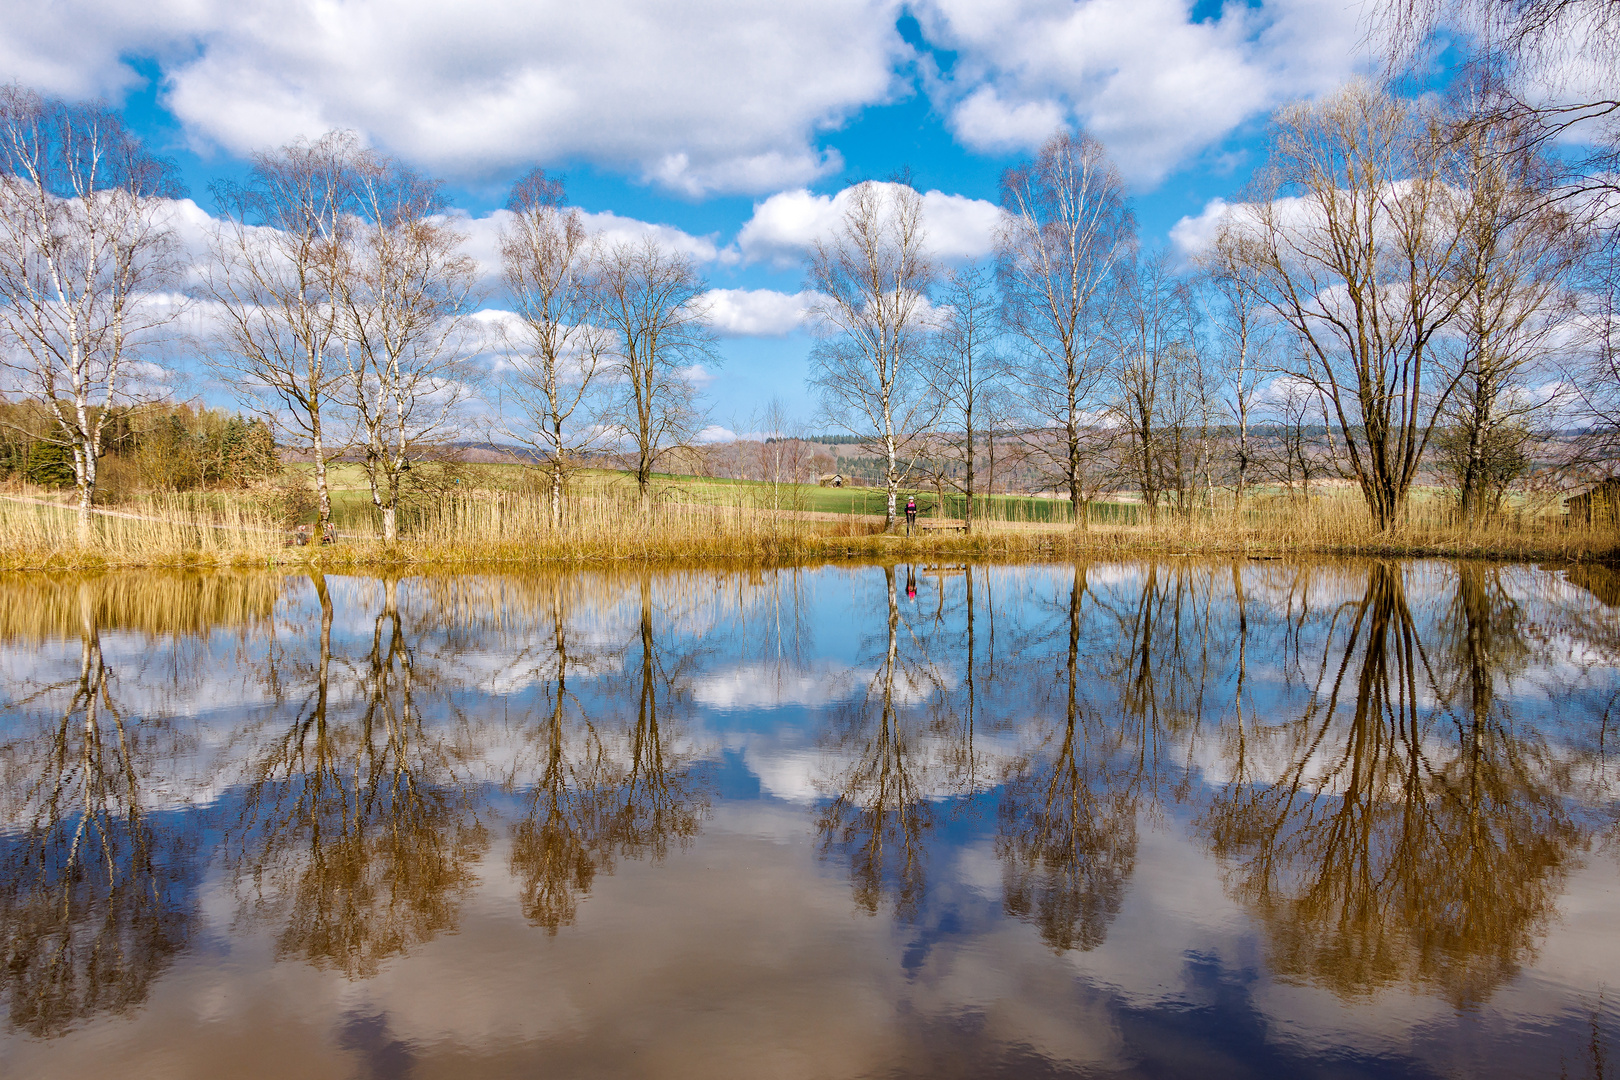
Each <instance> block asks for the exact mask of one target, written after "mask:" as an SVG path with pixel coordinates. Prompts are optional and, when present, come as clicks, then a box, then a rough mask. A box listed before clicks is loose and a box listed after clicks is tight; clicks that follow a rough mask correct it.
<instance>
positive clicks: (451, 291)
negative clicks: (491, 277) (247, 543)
mask: <svg viewBox="0 0 1620 1080" xmlns="http://www.w3.org/2000/svg"><path fill="white" fill-rule="evenodd" d="M354 202H355V210H356V216H355V220H354V221H353V222H352V223H351V224H350V225H349V227H348V228H347V229H346V230H345V232H346V234H347V243H346V244H345V245H344V249H343V253H342V254H343V261H342V264H341V267H340V272H339V273H338V274H337V276H336V278H335V279H334V280H335V282H336V285H337V299H338V301H339V305H340V308H341V316H342V319H341V325H340V327H339V332H338V335H337V336H338V339H339V340H340V342H341V347H342V351H343V358H344V369H345V370H344V374H345V376H346V377H345V379H344V385H343V387H342V389H341V391H340V392H339V393H338V395H337V396H338V398H339V400H341V401H342V403H343V404H344V405H345V406H347V407H348V409H349V410H351V411H350V417H351V418H352V422H353V424H354V430H353V432H352V435H353V441H354V442H356V443H358V444H359V446H360V448H361V450H362V451H363V454H364V456H363V457H362V458H361V463H362V465H363V466H364V468H365V472H366V480H367V483H368V485H369V486H370V488H371V502H372V505H373V506H374V507H375V508H376V510H377V512H378V514H379V516H380V517H381V518H382V526H383V540H384V541H385V542H387V543H393V542H395V541H396V540H398V539H399V499H400V485H401V481H402V480H403V478H404V476H405V473H406V471H407V470H409V469H410V467H411V465H410V462H411V458H412V456H415V455H419V454H420V452H421V449H422V448H423V447H425V446H428V445H433V444H435V443H437V442H439V441H442V440H443V438H444V437H445V436H446V435H448V434H449V433H450V432H451V430H452V427H453V424H454V421H455V417H456V409H457V406H458V405H460V404H461V402H462V401H463V400H465V398H466V396H467V390H468V386H469V384H470V381H471V379H472V376H473V371H472V369H471V366H470V364H469V363H468V349H469V345H470V343H471V342H470V338H469V335H468V327H467V325H466V316H467V314H468V312H469V310H470V308H471V305H472V302H473V283H474V281H475V280H476V278H477V272H478V270H477V264H476V263H475V262H474V260H473V259H472V258H470V257H469V256H467V255H464V254H462V253H461V245H462V242H463V241H464V240H465V239H466V238H465V236H464V235H463V234H462V233H459V232H457V231H456V230H455V229H454V228H452V227H451V225H450V224H449V223H448V220H447V219H446V216H445V209H446V207H445V202H444V198H443V196H442V195H441V194H440V190H439V184H438V182H437V181H434V180H429V179H426V178H424V177H421V176H418V175H417V174H415V173H414V172H412V171H411V170H409V169H407V168H405V167H404V166H403V165H401V164H400V163H398V162H396V161H392V160H389V159H386V158H382V157H380V156H377V155H372V154H365V155H361V156H360V157H359V159H358V160H357V161H356V168H355V170H354Z"/></svg>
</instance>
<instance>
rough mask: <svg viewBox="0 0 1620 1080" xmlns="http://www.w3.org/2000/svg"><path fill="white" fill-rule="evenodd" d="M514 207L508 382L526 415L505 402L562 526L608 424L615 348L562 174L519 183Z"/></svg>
mask: <svg viewBox="0 0 1620 1080" xmlns="http://www.w3.org/2000/svg"><path fill="white" fill-rule="evenodd" d="M506 208H507V209H508V210H509V211H511V213H512V217H511V220H510V223H509V224H508V225H507V227H506V228H505V229H503V230H502V232H501V267H502V274H503V278H504V281H505V284H506V290H507V294H508V295H509V296H510V297H511V299H512V304H513V308H514V311H515V313H516V315H517V323H516V325H515V327H514V328H513V330H512V331H511V333H510V334H509V344H510V345H512V346H514V347H515V348H514V350H513V351H514V353H515V356H514V358H513V360H514V363H513V368H512V371H511V375H510V378H509V379H508V380H507V382H506V385H505V387H504V388H503V389H504V392H505V393H507V394H509V395H510V396H511V397H512V399H513V400H514V402H515V404H516V406H517V410H518V412H519V413H520V414H521V416H520V417H518V418H514V417H507V416H505V415H504V414H505V410H504V409H503V410H502V413H503V419H502V423H503V424H504V425H505V431H506V433H507V434H508V435H510V436H511V437H512V438H514V439H516V440H517V441H519V442H521V443H523V444H524V445H525V446H527V447H528V448H529V449H531V450H533V451H534V452H536V453H537V454H538V455H539V457H540V460H541V462H542V463H543V466H544V468H545V470H546V476H547V480H548V482H549V484H550V489H551V517H552V521H553V522H555V523H556V524H557V525H561V524H562V522H563V495H564V492H565V490H566V488H567V483H568V477H569V474H570V473H571V472H572V471H573V469H574V467H575V462H576V461H578V460H579V458H580V456H581V455H583V454H585V453H588V452H589V451H590V450H592V449H594V448H596V447H599V446H600V445H602V439H603V438H604V433H605V428H604V425H602V424H599V423H598V422H597V420H598V417H597V415H596V413H597V412H598V408H597V406H598V404H599V403H598V401H597V398H598V396H599V394H600V391H601V390H602V381H601V380H600V379H599V378H598V376H599V375H600V374H601V372H602V368H603V350H604V349H605V348H606V347H607V337H606V335H605V334H604V333H603V331H602V329H601V328H600V327H599V326H598V325H597V320H598V318H599V316H600V311H601V299H602V298H601V293H600V291H599V289H598V277H597V266H596V263H597V251H596V249H595V246H594V245H593V244H592V242H591V240H590V238H589V237H588V236H587V235H586V233H585V224H584V222H583V221H582V220H581V217H580V213H579V211H578V210H577V209H571V208H569V207H568V206H567V204H566V201H565V197H564V194H563V186H562V182H561V181H560V180H556V179H553V178H551V177H548V176H546V174H545V172H544V171H542V170H540V169H535V170H534V171H533V172H531V173H529V174H528V175H527V176H525V177H523V179H521V180H519V181H518V182H517V184H516V185H515V186H514V187H513V188H512V195H511V198H510V199H508V200H507V204H506Z"/></svg>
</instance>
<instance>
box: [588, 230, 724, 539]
mask: <svg viewBox="0 0 1620 1080" xmlns="http://www.w3.org/2000/svg"><path fill="white" fill-rule="evenodd" d="M601 275H602V276H601V289H602V316H601V317H602V326H603V327H604V328H605V329H606V330H607V331H608V332H609V333H610V334H611V335H612V342H611V344H610V345H609V346H608V348H609V349H610V350H611V352H610V353H609V354H608V355H609V363H610V364H611V365H612V370H613V376H614V380H615V381H614V389H615V398H616V400H615V404H614V406H613V415H614V417H615V428H616V431H617V433H618V435H619V437H620V439H621V440H623V441H624V442H625V443H627V444H628V445H629V447H630V448H631V452H632V453H633V454H634V456H635V462H636V492H637V495H638V496H639V497H640V500H641V505H642V508H643V509H646V508H648V507H649V506H650V502H649V499H650V486H651V482H652V473H653V468H654V466H655V465H656V464H657V463H658V460H659V459H660V458H661V457H663V456H664V455H665V454H667V453H669V452H670V451H671V450H673V449H675V448H677V447H679V446H683V445H685V444H686V443H687V442H689V441H690V440H691V438H692V436H693V435H694V434H696V433H697V430H698V425H699V424H700V423H701V421H702V412H701V410H700V409H699V408H698V404H697V386H696V385H695V383H694V382H693V369H694V368H696V367H697V366H698V365H700V364H701V363H703V362H704V361H708V362H710V363H713V362H714V361H715V359H716V357H715V352H714V332H713V331H712V330H711V329H710V327H709V309H708V307H707V305H706V304H705V302H704V300H703V296H704V293H705V291H706V290H707V288H708V286H707V284H706V283H705V282H704V280H703V278H702V276H701V275H700V274H699V273H698V271H697V267H696V266H695V265H694V264H693V262H692V260H691V259H690V258H688V257H687V256H685V255H682V254H679V253H677V252H673V251H667V250H665V249H664V248H663V247H662V246H661V245H660V244H659V243H658V241H657V240H655V239H654V238H653V237H651V236H648V237H645V238H644V239H642V240H641V241H640V242H637V243H624V244H619V245H616V246H615V247H614V248H612V249H611V250H610V251H608V253H607V254H606V255H605V256H604V257H603V260H602V271H601Z"/></svg>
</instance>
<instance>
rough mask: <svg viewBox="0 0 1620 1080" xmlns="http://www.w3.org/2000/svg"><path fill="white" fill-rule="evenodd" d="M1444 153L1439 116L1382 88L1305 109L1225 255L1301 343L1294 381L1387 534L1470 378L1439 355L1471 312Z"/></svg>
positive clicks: (1460, 211) (1292, 114)
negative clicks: (1462, 283) (1454, 395)
mask: <svg viewBox="0 0 1620 1080" xmlns="http://www.w3.org/2000/svg"><path fill="white" fill-rule="evenodd" d="M1437 149H1438V147H1437V145H1436V142H1435V140H1434V138H1433V133H1432V129H1431V127H1430V125H1429V124H1428V123H1427V122H1426V118H1425V117H1423V116H1422V115H1421V114H1419V113H1418V112H1417V111H1416V110H1415V108H1414V107H1413V106H1411V105H1410V104H1408V103H1406V102H1402V101H1398V100H1396V99H1395V98H1393V97H1391V96H1390V95H1388V94H1387V93H1385V92H1384V91H1382V90H1378V89H1374V88H1372V87H1369V86H1364V85H1358V86H1352V87H1351V88H1349V89H1347V90H1345V91H1343V92H1341V93H1340V94H1339V95H1338V96H1336V97H1334V98H1332V99H1329V100H1328V101H1326V102H1323V103H1321V104H1314V105H1295V106H1291V107H1289V108H1287V109H1285V110H1283V112H1282V113H1281V114H1280V115H1279V117H1278V120H1277V124H1276V132H1275V136H1274V144H1273V158H1272V163H1271V165H1270V167H1269V168H1268V170H1267V172H1266V173H1265V174H1264V175H1263V177H1262V180H1261V181H1260V183H1259V185H1258V189H1257V190H1256V192H1255V198H1254V199H1253V200H1252V202H1251V203H1250V204H1249V205H1248V206H1247V207H1246V209H1245V213H1244V214H1243V215H1242V216H1240V217H1239V218H1237V219H1234V220H1232V221H1230V222H1228V224H1227V227H1226V228H1225V229H1224V231H1223V234H1222V236H1221V239H1220V241H1219V243H1220V246H1221V248H1222V249H1223V252H1224V257H1225V258H1226V259H1228V260H1229V261H1230V262H1231V263H1232V264H1233V265H1235V266H1241V267H1242V268H1243V272H1244V273H1245V274H1246V275H1248V277H1249V280H1250V281H1251V282H1252V283H1253V284H1254V287H1255V288H1256V290H1257V291H1258V292H1259V294H1260V295H1261V296H1263V297H1264V299H1265V302H1266V304H1267V305H1268V306H1269V307H1270V308H1271V309H1272V311H1274V312H1275V313H1276V315H1277V316H1278V317H1279V318H1280V319H1281V320H1282V321H1283V322H1284V323H1285V324H1286V325H1287V326H1288V327H1289V329H1290V330H1291V331H1292V332H1293V333H1294V334H1295V335H1296V336H1297V337H1298V338H1299V340H1300V341H1301V343H1302V344H1303V346H1304V351H1303V354H1302V355H1303V360H1302V362H1301V363H1299V364H1297V365H1294V366H1293V367H1291V368H1290V370H1289V371H1288V374H1290V375H1292V376H1293V377H1295V378H1297V379H1300V380H1303V381H1305V382H1307V383H1309V384H1310V385H1311V386H1313V387H1314V388H1316V389H1317V390H1318V391H1320V393H1321V395H1322V397H1323V398H1324V400H1325V401H1326V402H1327V403H1328V405H1329V407H1330V408H1331V409H1332V413H1333V415H1332V419H1333V422H1334V423H1335V424H1336V425H1337V426H1338V427H1339V428H1340V429H1341V431H1342V432H1343V433H1344V440H1345V449H1346V452H1347V454H1348V458H1349V466H1350V469H1351V472H1352V474H1353V475H1354V477H1355V479H1356V480H1357V482H1358V483H1359V485H1360V487H1361V491H1362V494H1363V496H1364V498H1365V499H1366V502H1367V506H1368V508H1369V509H1370V510H1371V511H1372V514H1373V518H1374V520H1375V521H1376V522H1377V523H1378V525H1379V527H1380V528H1385V527H1388V526H1389V525H1391V524H1393V523H1394V522H1395V521H1396V519H1397V518H1398V517H1399V516H1400V515H1401V514H1403V513H1404V510H1405V505H1406V496H1407V492H1408V491H1409V490H1410V488H1411V485H1412V483H1413V481H1414V480H1415V479H1416V478H1417V474H1418V469H1419V467H1420V464H1421V461H1422V457H1423V453H1424V450H1425V448H1426V447H1427V445H1428V442H1429V439H1430V437H1431V436H1432V434H1433V433H1434V429H1435V424H1436V423H1437V422H1438V420H1439V418H1440V415H1441V407H1442V406H1443V405H1444V403H1445V401H1446V399H1447V397H1449V395H1450V393H1451V390H1452V388H1453V387H1454V386H1455V384H1456V379H1457V377H1458V376H1457V373H1455V372H1452V373H1450V374H1447V373H1446V372H1444V371H1443V370H1441V369H1440V368H1438V367H1437V365H1436V364H1435V363H1434V362H1433V356H1432V352H1433V346H1434V344H1435V341H1436V336H1437V335H1439V334H1440V333H1441V332H1442V331H1443V330H1444V329H1445V328H1446V327H1447V326H1448V325H1449V324H1450V323H1451V322H1452V321H1453V319H1454V318H1455V317H1456V314H1457V311H1458V309H1459V307H1460V306H1461V303H1462V298H1461V295H1460V293H1459V292H1458V290H1457V289H1456V288H1455V287H1454V281H1455V277H1456V271H1457V267H1458V262H1459V259H1461V258H1462V254H1463V239H1464V226H1465V222H1466V220H1467V209H1466V206H1465V205H1464V201H1463V200H1461V199H1459V198H1458V197H1457V195H1456V193H1455V191H1454V190H1453V189H1452V188H1451V187H1450V186H1449V185H1448V184H1447V183H1446V182H1445V181H1446V177H1445V176H1444V175H1443V173H1442V172H1441V168H1440V158H1441V155H1440V154H1438V153H1437V152H1436V151H1437Z"/></svg>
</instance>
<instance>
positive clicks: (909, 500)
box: [906, 495, 917, 536]
mask: <svg viewBox="0 0 1620 1080" xmlns="http://www.w3.org/2000/svg"><path fill="white" fill-rule="evenodd" d="M915 524H917V496H915V495H908V496H906V535H907V536H910V535H911V527H912V526H913V525H915Z"/></svg>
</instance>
